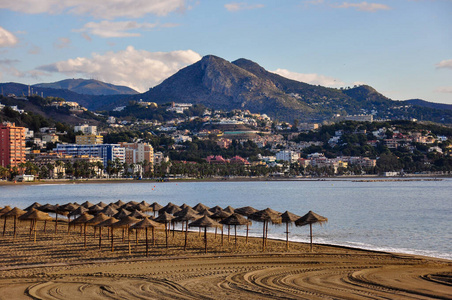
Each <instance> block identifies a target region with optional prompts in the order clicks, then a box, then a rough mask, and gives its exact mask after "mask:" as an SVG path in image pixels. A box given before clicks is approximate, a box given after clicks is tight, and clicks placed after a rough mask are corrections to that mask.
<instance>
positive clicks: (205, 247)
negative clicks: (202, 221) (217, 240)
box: [204, 227, 207, 253]
mask: <svg viewBox="0 0 452 300" xmlns="http://www.w3.org/2000/svg"><path fill="white" fill-rule="evenodd" d="M204 244H205V246H204V252H205V253H207V227H204Z"/></svg>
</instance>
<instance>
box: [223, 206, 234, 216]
mask: <svg viewBox="0 0 452 300" xmlns="http://www.w3.org/2000/svg"><path fill="white" fill-rule="evenodd" d="M223 211H225V212H227V213H229V214H233V213H234V212H235V209H234V208H233V207H232V206H230V205H228V206H227V207H225V208H224V209H223Z"/></svg>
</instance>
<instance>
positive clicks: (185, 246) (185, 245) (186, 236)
mask: <svg viewBox="0 0 452 300" xmlns="http://www.w3.org/2000/svg"><path fill="white" fill-rule="evenodd" d="M187 240H188V220H187V225H186V226H185V242H184V251H186V250H187Z"/></svg>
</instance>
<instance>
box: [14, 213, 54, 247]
mask: <svg viewBox="0 0 452 300" xmlns="http://www.w3.org/2000/svg"><path fill="white" fill-rule="evenodd" d="M19 220H30V221H31V224H30V238H31V234H32V232H33V231H34V233H35V234H34V236H35V237H34V242H35V243H36V229H37V223H38V221H44V222H45V221H51V220H52V218H51V217H50V216H49V214H48V213H45V212H42V211H39V210H37V209H34V208H33V209H31V210H30V211H29V212H27V213H26V214H23V215H22V216H20V217H19Z"/></svg>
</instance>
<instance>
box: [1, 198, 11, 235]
mask: <svg viewBox="0 0 452 300" xmlns="http://www.w3.org/2000/svg"><path fill="white" fill-rule="evenodd" d="M11 210H12V208H11V207H10V206H9V205H7V206H5V207H4V208H2V209H1V210H0V218H3V215H4V214H6V213H7V212H10V211H11ZM4 219H5V223H4V224H3V236H5V231H6V218H4Z"/></svg>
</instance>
